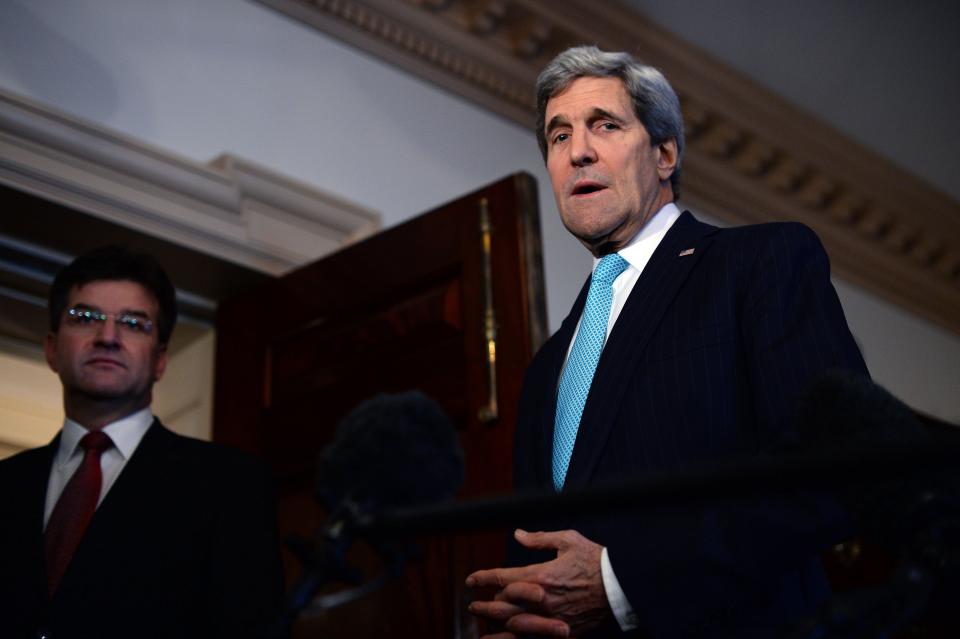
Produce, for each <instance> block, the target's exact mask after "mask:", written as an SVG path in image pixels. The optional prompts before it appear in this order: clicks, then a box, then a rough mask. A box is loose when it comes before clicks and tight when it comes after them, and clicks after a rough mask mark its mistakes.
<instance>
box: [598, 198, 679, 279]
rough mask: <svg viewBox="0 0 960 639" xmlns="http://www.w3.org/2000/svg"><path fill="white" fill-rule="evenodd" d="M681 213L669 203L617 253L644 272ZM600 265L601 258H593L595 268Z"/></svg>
mask: <svg viewBox="0 0 960 639" xmlns="http://www.w3.org/2000/svg"><path fill="white" fill-rule="evenodd" d="M680 214H681V211H680V209H679V208H678V207H677V205H676V204H674V203H673V202H667V203H666V204H665V205H664V206H663V208H661V209H660V210H659V211H657V212H656V213H655V214H654V215H653V217H651V218H650V219H649V220H647V223H646V224H644V225H643V228H641V229H640V231H639V232H637V234H636V235H634V236H633V239H632V240H630V243H629V244H627V245H626V246H625V247H623V248H622V249H620V250H619V251H617V253H618V254H619V255H620V257H622V258H623V259H625V260H626V261H627V263H628V264H630V266H632V267H633V268H635V269H637V270H638V271H643V268H644V267H645V266H646V265H647V262H649V261H650V258H651V257H652V256H653V252H654V251H655V250H657V246H659V245H660V240H662V239H663V236H664V235H666V234H667V231H669V230H670V227H671V226H673V223H674V222H676V221H677V218H679V217H680ZM599 263H600V260H599V258H596V257H595V258H593V268H594V269H596V268H597V264H599Z"/></svg>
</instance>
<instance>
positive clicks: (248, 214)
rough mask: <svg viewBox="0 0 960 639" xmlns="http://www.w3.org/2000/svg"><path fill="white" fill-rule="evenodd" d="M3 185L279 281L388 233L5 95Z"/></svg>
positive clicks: (309, 193)
mask: <svg viewBox="0 0 960 639" xmlns="http://www.w3.org/2000/svg"><path fill="white" fill-rule="evenodd" d="M0 184H2V185H6V186H10V187H13V188H15V189H17V190H19V191H23V192H27V193H30V194H32V195H35V196H37V197H40V198H42V199H44V200H48V201H52V202H56V203H58V204H61V205H63V206H66V207H68V208H69V209H73V210H75V211H78V212H81V213H86V214H88V215H90V216H93V217H97V218H100V219H103V220H106V221H108V222H111V223H114V224H117V225H119V226H123V227H127V228H131V229H136V230H137V231H141V232H143V233H146V234H148V235H152V236H155V237H157V238H162V239H164V240H168V241H171V242H174V243H176V244H179V245H181V246H185V247H188V248H190V249H193V250H195V251H198V252H200V253H204V254H207V255H211V256H214V257H216V258H218V259H224V260H227V261H229V262H232V263H234V264H238V265H241V266H244V267H247V268H250V269H253V270H255V271H259V272H261V273H268V274H271V275H280V274H282V273H285V272H287V271H289V270H292V269H293V268H296V267H298V266H301V265H303V264H306V263H309V262H312V261H314V260H316V259H319V258H320V257H322V256H324V255H326V254H328V253H331V252H333V251H335V250H337V249H339V248H340V247H342V246H344V245H345V244H349V243H351V242H354V241H356V240H358V239H360V238H362V237H366V236H368V235H371V234H372V233H374V232H376V230H377V229H379V227H380V216H379V214H377V213H376V212H374V211H371V210H369V209H366V208H364V207H361V206H359V205H357V204H353V203H351V202H347V201H346V200H343V199H342V198H339V197H337V196H335V195H332V194H330V193H326V192H324V191H321V190H320V189H317V188H314V187H311V186H308V185H306V184H303V183H301V182H298V181H296V180H293V179H290V178H288V177H285V176H282V175H280V174H278V173H276V172H274V171H271V170H269V169H267V168H265V167H263V166H260V165H258V164H256V163H254V162H251V161H249V160H246V159H243V158H240V157H236V156H233V155H230V154H223V155H220V156H219V157H217V158H215V159H214V160H212V161H211V162H210V163H208V164H201V163H198V162H194V161H191V160H188V159H185V158H182V157H179V156H176V155H173V154H170V153H167V152H164V151H161V150H158V149H156V148H153V147H150V146H148V145H146V144H143V143H141V142H138V141H136V140H133V139H130V138H127V137H125V136H122V135H118V134H116V133H114V132H111V131H108V130H106V129H104V128H101V127H98V126H95V125H92V124H90V123H87V122H83V121H81V120H78V119H76V118H74V117H72V116H69V115H67V114H64V113H62V112H59V111H56V110H54V109H52V108H50V107H47V106H45V105H41V104H39V103H37V102H34V101H32V100H29V99H27V98H24V97H21V96H18V95H16V94H13V93H10V92H7V91H3V90H0Z"/></svg>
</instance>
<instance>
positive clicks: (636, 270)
mask: <svg viewBox="0 0 960 639" xmlns="http://www.w3.org/2000/svg"><path fill="white" fill-rule="evenodd" d="M680 213H681V211H680V209H679V208H677V205H676V204H674V203H673V202H670V203H668V204H667V205H666V206H664V207H663V208H662V209H660V210H659V211H657V212H656V214H654V216H653V217H652V218H650V220H649V221H648V222H647V223H646V224H644V225H643V228H641V229H640V232H639V233H637V234H636V236H634V238H633V239H632V240H630V243H629V244H628V245H627V246H625V247H624V248H622V249H620V250H619V251H618V254H619V255H620V257H622V258H623V259H625V260H626V261H627V264H628V265H629V266H627V268H626V269H625V270H624V271H623V273H621V274H620V275H619V276H618V277H617V279H615V280H614V281H613V302H612V304H611V305H610V319H609V320H608V321H607V335H606V336H607V337H608V338H609V337H610V331H612V330H613V325H614V324H615V323H616V321H617V318H618V317H620V311H622V310H623V306H624V304H626V303H627V298H628V297H630V293H631V292H632V291H633V287H634V285H635V284H636V283H637V280H638V279H640V273H642V272H643V269H644V267H645V266H646V265H647V262H649V261H650V258H651V257H652V256H653V252H654V251H655V250H657V247H658V246H659V245H660V241H661V240H663V237H664V236H665V235H666V234H667V231H669V230H670V227H671V226H673V223H674V222H676V221H677V218H679V217H680ZM599 263H600V259H599V258H594V259H593V268H594V269H596V268H597V264H599ZM579 330H580V321H579V320H577V330H576V331H574V333H573V339H571V340H570V346H569V347H568V348H567V357H568V358H569V357H570V351H571V350H572V349H573V343H574V341H575V340H576V339H577V332H579ZM564 366H566V361H564ZM600 573H601V575H602V576H603V589H604V591H605V592H606V594H607V601H608V602H609V603H610V609H611V610H613V616H614V617H615V618H616V620H617V623H618V624H619V625H620V629H621V630H623V631H627V630H633V629H634V628H636V627H637V625H638V620H637V615H636V613H635V612H634V611H633V607H632V606H631V605H630V602H629V601H627V597H626V595H624V593H623V588H621V587H620V582H619V581H618V580H617V575H616V574H614V572H613V565H612V564H611V563H610V557H609V555H608V553H607V549H606V547H604V549H603V552H602V553H601V555H600Z"/></svg>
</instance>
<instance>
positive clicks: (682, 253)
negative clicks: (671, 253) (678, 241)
mask: <svg viewBox="0 0 960 639" xmlns="http://www.w3.org/2000/svg"><path fill="white" fill-rule="evenodd" d="M693 251H694V249H692V248H688V249H687V250H685V251H680V255H678V256H677V257H686V256H688V255H693Z"/></svg>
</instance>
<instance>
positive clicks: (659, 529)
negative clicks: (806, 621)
mask: <svg viewBox="0 0 960 639" xmlns="http://www.w3.org/2000/svg"><path fill="white" fill-rule="evenodd" d="M756 228H757V231H756V232H758V233H760V232H762V233H764V234H768V236H767V237H765V238H763V241H762V242H761V244H760V245H759V246H757V244H756V243H752V244H753V246H756V248H757V250H756V251H755V252H754V253H753V255H752V256H750V258H749V259H745V257H744V256H748V255H749V254H750V252H749V251H746V250H744V251H742V252H741V253H740V255H739V256H738V257H737V259H742V260H743V261H742V262H741V263H740V265H739V270H738V267H737V265H735V264H733V265H731V269H732V270H734V271H736V272H738V273H739V275H738V276H739V278H740V285H739V286H738V290H737V293H736V294H737V299H738V304H739V322H740V327H739V328H740V343H741V344H742V346H741V348H742V351H743V353H742V355H743V361H744V366H743V368H742V369H741V370H743V371H745V373H746V374H747V376H748V384H747V385H746V387H747V388H748V389H749V390H748V392H749V398H745V399H744V401H745V402H746V403H747V404H748V405H749V406H752V409H753V412H754V421H753V426H752V428H754V429H755V432H754V433H753V434H754V439H755V441H756V442H757V449H758V450H757V451H756V452H757V453H760V454H762V453H764V452H765V451H766V450H768V449H771V448H774V447H776V445H777V444H779V443H781V442H782V441H783V440H784V439H789V438H790V437H791V436H795V433H792V432H791V431H792V429H793V428H794V424H793V412H794V410H795V405H796V402H797V399H798V398H799V397H800V395H801V394H802V392H803V391H804V389H805V388H806V386H807V385H808V384H809V382H810V381H812V380H813V379H814V378H816V377H817V376H818V375H820V374H821V373H823V372H824V371H827V370H830V369H836V368H843V369H848V370H852V371H856V372H861V373H863V374H866V367H865V365H864V362H863V359H862V357H861V355H860V352H859V349H858V348H857V346H856V344H855V342H854V340H853V337H852V335H851V334H850V331H849V329H848V327H847V324H846V320H845V319H844V316H843V311H842V309H841V307H840V303H839V300H838V298H837V295H836V292H835V291H834V289H833V286H832V284H831V283H830V279H829V263H828V259H827V256H826V253H825V252H824V250H823V248H822V246H821V244H820V242H819V240H818V239H817V237H816V235H814V234H813V232H812V231H810V230H809V229H807V228H806V227H804V226H802V225H798V224H781V225H768V226H766V227H765V228H764V227H756ZM749 244H750V243H748V245H749ZM733 253H734V254H736V253H737V252H736V251H734V252H733ZM624 525H625V526H629V530H630V531H631V532H630V534H629V535H622V536H620V537H619V538H618V539H616V540H615V541H614V543H611V544H608V552H609V557H610V561H611V563H612V565H613V568H614V570H615V571H616V574H617V577H618V579H619V580H620V583H621V586H622V587H623V590H624V592H625V593H626V595H627V598H628V600H629V601H630V603H631V605H632V607H633V608H634V610H635V612H636V613H637V615H638V617H639V622H640V627H641V628H643V629H644V630H645V631H646V632H648V633H649V634H650V635H651V636H653V637H658V638H659V637H694V636H711V632H715V631H716V630H717V629H718V628H724V627H727V628H732V627H736V628H745V629H746V630H744V632H745V634H742V635H741V636H753V635H751V634H750V631H753V632H756V633H757V636H779V635H778V634H777V633H782V632H783V631H784V630H785V629H786V628H789V627H790V625H791V623H790V621H789V620H790V619H792V620H797V619H803V618H805V617H806V616H807V615H809V614H810V613H811V612H812V611H813V610H814V609H815V608H816V606H817V605H818V604H819V603H820V602H821V601H822V600H823V599H824V598H825V597H827V596H829V587H828V585H827V583H826V580H825V577H824V575H823V573H822V569H821V567H820V564H819V559H818V555H819V553H820V552H822V551H824V550H826V549H827V548H828V547H829V546H830V545H831V544H833V543H836V542H837V541H839V540H841V539H842V538H843V537H845V536H846V535H848V534H849V533H850V530H851V524H850V520H849V518H848V516H847V515H846V513H845V512H844V511H843V509H842V508H841V507H840V506H839V505H838V504H837V503H836V502H835V501H833V500H831V499H829V498H827V497H824V496H822V495H811V494H806V493H801V492H799V491H798V492H795V493H793V494H787V495H782V496H780V497H777V498H750V499H728V500H722V501H712V502H711V503H709V504H701V505H696V506H690V507H680V506H678V507H663V508H660V509H658V510H655V511H649V510H645V511H644V512H643V515H642V517H641V516H639V515H638V516H633V517H631V518H630V519H626V520H624ZM768 611H770V612H768ZM785 619H786V621H785ZM785 624H786V625H785ZM765 633H766V634H765ZM738 634H739V633H738Z"/></svg>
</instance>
